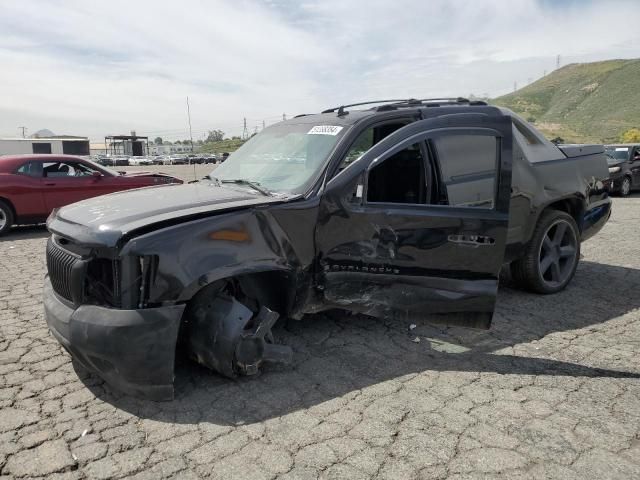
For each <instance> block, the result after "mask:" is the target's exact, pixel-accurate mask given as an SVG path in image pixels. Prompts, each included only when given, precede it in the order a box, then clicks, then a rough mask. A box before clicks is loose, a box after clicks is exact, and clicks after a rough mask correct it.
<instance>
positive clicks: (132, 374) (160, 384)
mask: <svg viewBox="0 0 640 480" xmlns="http://www.w3.org/2000/svg"><path fill="white" fill-rule="evenodd" d="M184 308H185V306H184V305H171V306H165V307H158V308H145V309H140V310H118V309H111V308H105V307H99V306H95V305H81V306H80V307H78V308H73V307H71V306H69V305H68V304H67V303H66V302H64V301H62V300H61V299H60V298H59V297H58V295H57V294H56V293H55V292H54V290H53V287H52V286H51V281H50V280H49V277H48V276H47V277H46V278H45V283H44V312H45V318H46V321H47V325H48V326H49V330H50V331H51V333H52V334H53V336H54V337H55V338H56V340H58V342H60V344H61V345H62V346H63V347H64V348H65V350H67V352H69V353H70V354H71V356H72V357H73V358H74V359H75V360H76V361H77V362H78V363H80V364H81V365H82V366H83V367H85V368H86V369H87V370H89V371H91V372H94V373H96V374H97V375H99V376H100V377H102V378H103V379H104V380H105V381H106V382H107V383H108V384H109V385H111V386H113V387H114V388H116V389H118V390H120V391H122V392H124V393H126V394H129V395H132V396H136V397H142V398H148V399H151V400H171V399H172V398H173V372H174V363H175V351H176V342H177V338H178V330H179V327H180V319H181V318H182V313H183V311H184Z"/></svg>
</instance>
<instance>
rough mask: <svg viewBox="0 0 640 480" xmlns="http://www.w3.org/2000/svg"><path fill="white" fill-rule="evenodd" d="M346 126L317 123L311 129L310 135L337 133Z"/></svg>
mask: <svg viewBox="0 0 640 480" xmlns="http://www.w3.org/2000/svg"><path fill="white" fill-rule="evenodd" d="M343 128H344V127H338V126H335V125H316V126H315V127H313V128H312V129H311V130H309V132H308V135H333V136H335V135H337V134H338V133H340V130H342V129H343Z"/></svg>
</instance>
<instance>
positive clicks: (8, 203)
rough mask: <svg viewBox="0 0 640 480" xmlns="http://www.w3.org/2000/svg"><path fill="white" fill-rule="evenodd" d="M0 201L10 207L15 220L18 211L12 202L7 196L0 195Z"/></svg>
mask: <svg viewBox="0 0 640 480" xmlns="http://www.w3.org/2000/svg"><path fill="white" fill-rule="evenodd" d="M0 202H4V203H6V204H7V205H8V206H9V208H10V209H11V213H13V219H14V220H16V219H17V218H18V212H17V211H16V207H15V205H14V204H13V202H12V201H11V200H10V199H9V198H8V197H4V196H2V195H0Z"/></svg>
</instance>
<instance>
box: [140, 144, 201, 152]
mask: <svg viewBox="0 0 640 480" xmlns="http://www.w3.org/2000/svg"><path fill="white" fill-rule="evenodd" d="M188 152H191V145H173V144H171V145H156V144H152V143H150V144H149V155H171V154H172V153H188Z"/></svg>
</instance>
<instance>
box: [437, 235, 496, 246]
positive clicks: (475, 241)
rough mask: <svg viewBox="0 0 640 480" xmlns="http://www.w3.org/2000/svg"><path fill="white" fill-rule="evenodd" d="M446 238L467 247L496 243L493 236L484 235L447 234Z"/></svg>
mask: <svg viewBox="0 0 640 480" xmlns="http://www.w3.org/2000/svg"><path fill="white" fill-rule="evenodd" d="M447 239H448V240H449V242H451V243H455V244H458V245H466V246H469V247H481V246H486V245H494V244H495V243H496V239H495V238H492V237H486V236H484V235H449V237H448V238H447Z"/></svg>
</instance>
